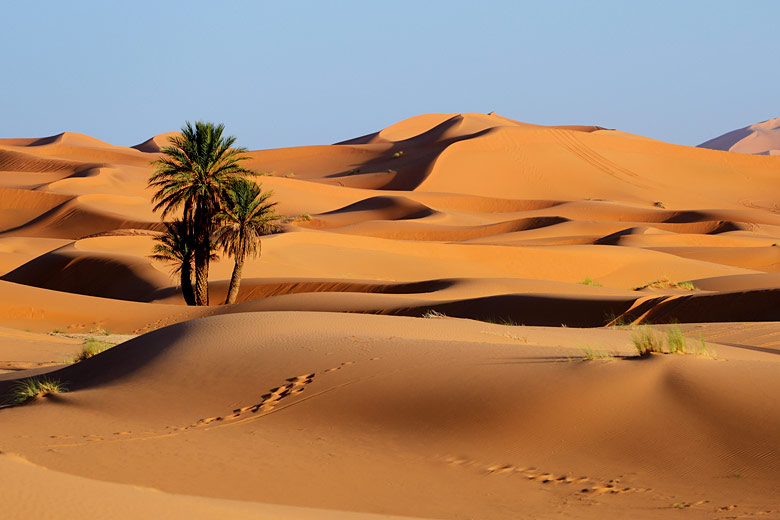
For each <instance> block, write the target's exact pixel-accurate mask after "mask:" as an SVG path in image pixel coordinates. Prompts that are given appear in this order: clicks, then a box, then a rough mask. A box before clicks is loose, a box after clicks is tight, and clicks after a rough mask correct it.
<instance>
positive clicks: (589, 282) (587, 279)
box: [577, 276, 604, 287]
mask: <svg viewBox="0 0 780 520" xmlns="http://www.w3.org/2000/svg"><path fill="white" fill-rule="evenodd" d="M577 283H578V284H581V285H592V286H593V287H604V286H603V285H601V284H600V283H598V282H594V281H593V280H591V279H590V276H586V277H585V278H584V279H583V280H580V281H579V282H577Z"/></svg>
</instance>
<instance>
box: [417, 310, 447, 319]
mask: <svg viewBox="0 0 780 520" xmlns="http://www.w3.org/2000/svg"><path fill="white" fill-rule="evenodd" d="M422 317H423V318H426V319H433V318H446V317H447V315H446V314H444V313H443V312H439V311H436V310H433V309H428V310H427V311H425V313H424V314H423V315H422Z"/></svg>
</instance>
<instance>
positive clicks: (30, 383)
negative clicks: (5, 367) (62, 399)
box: [7, 377, 68, 406]
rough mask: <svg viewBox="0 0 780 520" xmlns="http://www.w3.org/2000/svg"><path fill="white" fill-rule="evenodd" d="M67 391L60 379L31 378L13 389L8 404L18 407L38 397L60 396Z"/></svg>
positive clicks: (22, 381) (20, 382) (17, 384)
mask: <svg viewBox="0 0 780 520" xmlns="http://www.w3.org/2000/svg"><path fill="white" fill-rule="evenodd" d="M67 391H68V389H67V388H65V385H63V384H62V383H61V382H60V381H59V380H58V379H49V378H48V377H31V378H29V379H23V380H21V381H19V382H17V383H16V384H15V385H14V386H13V387H11V392H10V394H9V396H8V399H7V402H8V404H11V405H16V406H18V405H21V404H24V403H26V402H27V401H29V400H30V399H35V398H36V397H43V396H44V395H47V394H60V393H63V392H67Z"/></svg>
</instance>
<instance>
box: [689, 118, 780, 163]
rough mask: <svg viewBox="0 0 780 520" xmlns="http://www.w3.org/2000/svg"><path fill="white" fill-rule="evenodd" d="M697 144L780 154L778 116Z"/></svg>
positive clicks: (739, 150)
mask: <svg viewBox="0 0 780 520" xmlns="http://www.w3.org/2000/svg"><path fill="white" fill-rule="evenodd" d="M699 146H700V147H702V148H710V149H712V150H728V151H730V152H738V153H753V154H761V155H780V117H775V118H773V119H767V120H766V121H762V122H761V123H756V124H754V125H750V126H746V127H745V128H740V129H738V130H732V131H731V132H727V133H725V134H723V135H721V136H718V137H716V138H714V139H710V140H709V141H706V142H704V143H702V144H700V145H699Z"/></svg>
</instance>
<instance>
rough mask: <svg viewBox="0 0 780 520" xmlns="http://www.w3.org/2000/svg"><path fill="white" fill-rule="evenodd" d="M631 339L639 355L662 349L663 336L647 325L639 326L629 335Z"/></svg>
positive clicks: (661, 350)
mask: <svg viewBox="0 0 780 520" xmlns="http://www.w3.org/2000/svg"><path fill="white" fill-rule="evenodd" d="M631 341H632V342H633V343H634V347H636V350H637V352H638V353H639V355H640V356H646V355H648V354H652V353H653V352H661V353H663V351H664V344H663V337H662V336H659V335H658V334H657V333H656V332H655V331H654V330H653V329H652V328H651V327H648V326H647V325H644V326H641V327H639V328H638V329H637V330H636V332H634V334H633V335H632V336H631Z"/></svg>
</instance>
